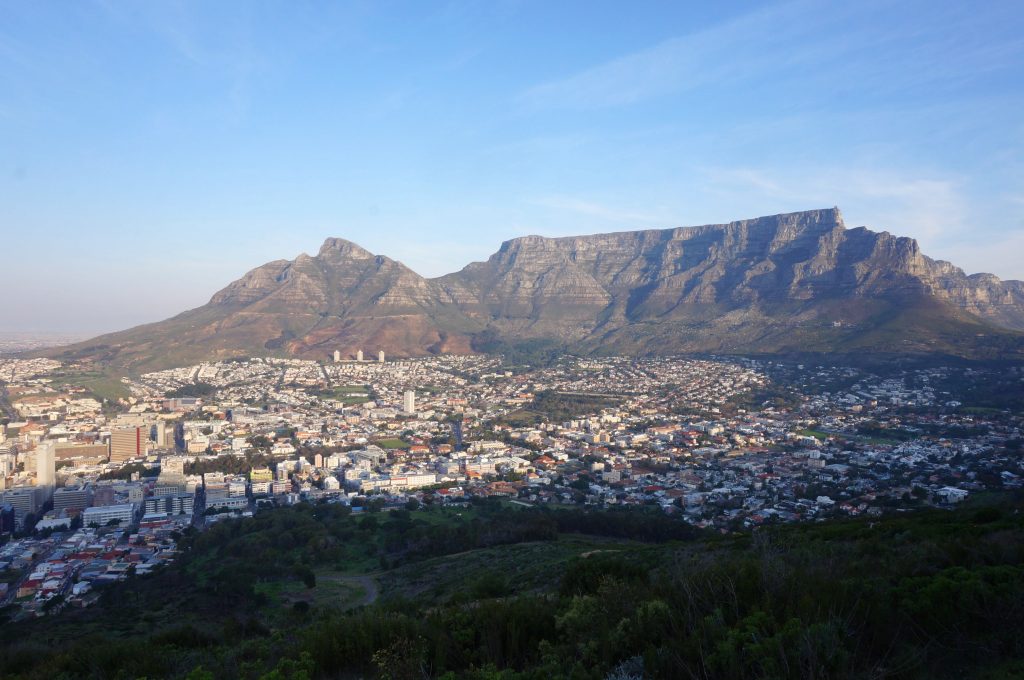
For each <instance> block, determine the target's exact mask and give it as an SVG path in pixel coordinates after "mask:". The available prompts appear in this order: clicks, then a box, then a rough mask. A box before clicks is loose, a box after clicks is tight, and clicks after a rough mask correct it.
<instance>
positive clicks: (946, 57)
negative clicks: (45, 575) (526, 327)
mask: <svg viewBox="0 0 1024 680" xmlns="http://www.w3.org/2000/svg"><path fill="white" fill-rule="evenodd" d="M581 10H584V6H582V5H574V4H572V3H567V4H565V5H562V6H557V7H551V6H545V5H543V4H540V3H507V4H490V3H489V4H474V3H450V4H446V5H443V6H437V7H426V6H423V7H418V6H411V5H408V6H403V5H397V6H390V7H383V8H382V7H377V6H373V7H368V6H360V5H356V4H349V5H344V6H340V5H337V6H335V5H332V6H318V5H305V6H287V7H285V6H280V7H277V8H274V7H270V8H267V7H264V8H261V9H257V8H254V7H252V6H248V5H241V4H230V3H226V4H224V5H220V6H201V5H197V4H190V3H174V4H165V3H160V4H150V5H144V6H131V5H126V4H121V3H101V2H97V3H83V4H81V5H75V6H64V5H56V4H46V3H39V4H33V5H31V6H28V5H24V6H23V5H17V4H14V3H4V4H0V15H2V18H3V21H2V22H0V26H2V27H0V64H2V65H3V68H2V69H0V84H2V85H3V88H2V91H3V94H2V95H0V139H3V140H4V149H5V153H4V154H3V156H2V157H3V159H4V165H3V166H0V194H3V195H4V196H5V201H4V213H3V216H2V220H3V223H4V225H5V229H4V231H5V245H6V247H7V248H8V249H9V252H12V253H19V254H20V255H19V256H18V257H13V258H9V262H8V265H7V266H6V267H5V268H4V269H3V271H2V273H0V286H3V287H4V288H5V289H14V290H19V291H24V292H25V293H26V294H23V295H19V296H18V299H16V300H13V301H11V302H10V303H9V305H8V309H7V310H6V311H7V324H6V325H9V330H12V331H26V332H80V333H83V334H89V333H99V332H105V331H113V330H118V329H122V328H126V327H128V326H132V325H136V324H139V323H144V322H150V321H157V320H160V319H163V318H166V317H168V316H171V315H173V314H176V313H178V312H181V311H184V310H186V309H189V308H193V307H196V306H198V305H201V304H203V303H205V302H206V301H207V300H208V299H209V296H210V295H211V294H212V293H213V292H214V291H216V290H218V289H219V288H221V287H222V286H224V285H225V284H227V283H228V282H230V281H232V280H234V279H236V278H237V277H238V276H240V275H241V274H242V273H244V272H245V271H247V270H249V269H251V268H253V267H256V266H258V265H260V264H262V263H263V262H266V261H269V260H273V259H281V258H289V259H290V258H292V257H295V256H296V255H297V254H298V253H300V252H307V253H311V254H313V253H315V252H316V250H317V248H318V247H319V244H320V243H321V242H322V241H323V240H324V239H325V238H327V237H330V236H336V237H342V238H346V239H349V240H352V241H354V242H356V243H359V244H360V245H362V246H364V247H366V248H367V249H369V250H371V251H373V252H375V253H379V254H384V255H388V256H389V257H393V258H395V259H398V260H400V261H402V262H403V263H405V264H406V265H408V266H409V267H411V268H412V269H414V270H415V271H417V272H418V273H420V274H423V275H426V276H438V275H441V274H444V273H447V272H450V271H454V270H456V269H458V268H461V267H462V266H464V265H465V264H467V263H468V262H470V261H476V260H481V259H484V258H486V257H487V256H488V255H489V254H490V253H492V252H493V251H494V250H495V249H496V248H497V246H498V244H499V243H500V242H501V241H503V240H506V239H508V238H512V237H516V236H523V235H527V234H541V235H546V236H563V235H574V234H589V233H599V232H608V231H624V230H633V229H647V228H668V227H677V226H689V225H698V224H707V223H722V222H728V221H732V220H738V219H744V218H750V217H755V216H759V215H768V214H775V213H781V212H789V211H794V210H803V209H809V208H822V207H829V206H832V205H838V206H839V207H840V208H841V209H842V210H843V212H844V215H845V217H846V221H847V225H848V226H850V227H853V226H860V225H864V226H868V227H869V228H871V229H873V230H876V231H883V230H885V231H890V232H893V233H896V234H899V235H904V236H911V237H914V238H917V239H918V240H919V241H920V243H921V247H922V250H923V251H924V252H925V253H926V254H928V255H929V256H931V257H935V258H941V259H946V260H950V261H952V262H953V263H954V264H956V265H957V266H960V267H962V268H964V269H965V271H967V272H968V273H973V272H978V271H989V272H991V273H994V274H996V275H997V276H1000V277H1002V278H1018V279H1020V278H1024V265H1022V264H1021V263H1020V262H1019V258H1018V257H1016V253H1019V252H1020V250H1021V248H1024V195H1022V194H1021V193H1020V187H1021V186H1022V185H1024V182H1022V179H1024V163H1022V154H1021V151H1022V149H1024V144H1022V141H1024V126H1022V125H1021V123H1020V122H1019V117H1018V116H1017V115H1016V112H1017V111H1019V109H1020V106H1019V105H1020V103H1021V99H1022V92H1021V88H1020V77H1019V73H1020V66H1021V64H1022V61H1024V60H1022V55H1024V44H1022V41H1021V39H1020V38H1019V35H1020V34H1021V30H1020V29H1021V28H1022V26H1024V12H1022V11H1021V10H1020V8H1019V6H1017V5H1016V4H1015V3H1009V2H1003V3H989V4H987V5H986V6H984V7H980V8H979V7H966V6H961V5H958V4H954V3H939V4H934V3H921V2H918V3H904V4H901V5H899V6H890V5H888V4H887V3H872V2H869V3H860V4H858V5H857V6H855V7H825V6H819V5H817V4H815V3H809V2H784V3H775V2H772V3H752V4H748V5H743V6H742V7H740V6H729V7H701V8H698V9H690V8H682V7H672V6H668V5H658V4H651V5H647V6H643V7H639V8H630V10H629V12H626V11H625V10H623V9H622V8H620V7H616V6H614V5H611V4H598V5H590V4H588V5H586V6H585V11H581Z"/></svg>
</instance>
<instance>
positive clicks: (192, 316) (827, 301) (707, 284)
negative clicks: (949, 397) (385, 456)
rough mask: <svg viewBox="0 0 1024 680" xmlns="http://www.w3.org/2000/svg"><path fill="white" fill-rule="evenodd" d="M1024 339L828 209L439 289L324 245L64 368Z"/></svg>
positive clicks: (934, 271)
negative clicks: (518, 349) (497, 347)
mask: <svg viewBox="0 0 1024 680" xmlns="http://www.w3.org/2000/svg"><path fill="white" fill-rule="evenodd" d="M1020 331H1024V283H1021V282H1019V281H1005V282H1004V281H1000V280H999V279H997V278H996V277H994V276H992V275H990V274H975V275H972V276H967V275H965V274H964V272H963V271H961V270H960V269H958V268H956V267H955V266H953V265H951V264H950V263H948V262H942V261H936V260H932V259H930V258H928V257H926V256H924V255H923V254H922V253H921V252H920V249H919V248H918V245H917V242H916V241H914V240H913V239H909V238H902V237H897V236H893V235H891V234H889V233H887V232H881V233H877V232H873V231H870V230H868V229H866V228H864V227H858V228H855V229H847V228H846V227H845V225H844V224H843V220H842V216H841V215H840V213H839V211H838V210H837V209H831V210H812V211H806V212H799V213H791V214H785V215H774V216H770V217H760V218H756V219H751V220H742V221H738V222H732V223H729V224H724V225H707V226H700V227H683V228H677V229H663V230H647V231H633V232H621V233H612V234H597V235H592V236H577V237H566V238H544V237H540V236H526V237H522V238H516V239H512V240H510V241H506V242H505V243H503V244H502V245H501V248H500V249H499V250H498V251H497V252H496V253H495V254H494V255H492V256H491V257H490V258H489V259H488V260H487V261H485V262H475V263H472V264H470V265H467V266H466V267H465V268H463V269H462V270H461V271H458V272H455V273H453V274H448V275H446V276H442V277H440V278H437V279H425V278H423V277H421V276H419V275H418V274H416V273H415V272H413V271H412V270H410V269H409V268H407V267H405V266H404V265H402V264H401V263H399V262H395V261H394V260H390V259H388V258H386V257H383V256H379V255H373V254H371V253H369V252H367V251H365V250H363V249H362V248H360V247H359V246H357V245H355V244H353V243H350V242H348V241H345V240H343V239H328V240H327V241H326V242H325V243H324V245H323V247H322V248H321V249H320V252H319V253H318V254H317V255H316V256H315V257H310V256H308V255H300V256H299V257H298V258H296V259H295V260H293V261H286V260H277V261H274V262H270V263H267V264H265V265H263V266H261V267H258V268H256V269H254V270H252V271H250V272H249V273H247V274H246V275H245V276H243V277H242V278H241V279H239V280H238V281H235V282H234V283H232V284H230V285H229V286H227V287H226V288H224V289H223V290H222V291H220V292H218V293H216V294H215V295H214V296H213V297H212V298H211V300H210V302H209V303H208V304H206V305H204V306H203V307H199V308H197V309H194V310H191V311H188V312H185V313H184V314H181V315H179V316H177V317H174V318H172V319H168V320H167V321H163V322H160V323H157V324H149V325H147V326H140V327H138V328H134V329H131V330H128V331H124V332H121V333H113V334H110V335H107V336H103V337H100V338H97V339H95V340H93V341H90V342H87V343H82V344H80V345H76V346H73V347H71V348H67V349H66V350H62V351H61V352H58V353H57V354H58V355H59V356H63V357H64V358H74V357H91V358H94V359H98V360H102V361H106V362H110V363H113V364H115V365H118V366H121V367H126V368H130V369H133V370H142V369H149V368H153V367H156V366H170V365H176V364H178V365H180V364H181V363H183V362H188V361H196V360H200V359H213V358H223V357H229V356H239V355H258V354H279V355H287V356H302V357H308V358H318V359H325V358H327V357H328V356H329V355H331V354H332V353H333V352H334V350H340V351H341V352H342V354H343V355H344V356H346V357H348V356H352V355H354V353H355V352H356V350H358V349H363V350H364V351H365V352H367V353H369V352H375V351H376V350H377V349H384V350H385V351H386V352H387V353H388V354H389V355H392V356H411V355H423V354H427V353H432V352H468V351H472V348H473V346H474V344H473V343H474V339H476V340H479V339H480V338H481V337H491V338H493V337H495V336H496V337H499V338H501V339H502V340H503V341H506V342H513V343H514V342H519V341H524V340H531V339H542V340H545V341H550V342H556V343H560V344H565V345H566V346H569V347H571V348H572V349H574V350H577V351H586V352H621V353H640V354H649V353H671V352H703V351H718V352H758V353H761V352H769V353H770V352H790V351H815V352H865V351H869V352H884V353H943V354H952V355H958V356H967V357H998V356H1014V357H1016V356H1021V353H1022V348H1024V334H1022V333H1020ZM476 346H477V347H478V348H479V347H480V346H481V345H480V343H479V342H478V343H477V345H476ZM51 354H53V353H52V352H51Z"/></svg>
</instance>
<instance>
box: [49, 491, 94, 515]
mask: <svg viewBox="0 0 1024 680" xmlns="http://www.w3.org/2000/svg"><path fill="white" fill-rule="evenodd" d="M90 505H92V487H91V486H89V485H88V484H86V485H85V486H65V487H62V488H60V489H57V490H56V491H54V492H53V510H54V512H56V513H57V514H58V515H59V514H60V512H61V510H66V511H75V510H84V509H86V508H88V507H89V506H90Z"/></svg>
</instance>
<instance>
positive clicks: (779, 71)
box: [518, 0, 1024, 111]
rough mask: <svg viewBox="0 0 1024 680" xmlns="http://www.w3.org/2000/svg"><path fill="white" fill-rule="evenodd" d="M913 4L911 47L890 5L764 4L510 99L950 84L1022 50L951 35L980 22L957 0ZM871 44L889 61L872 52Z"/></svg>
mask: <svg viewBox="0 0 1024 680" xmlns="http://www.w3.org/2000/svg"><path fill="white" fill-rule="evenodd" d="M1009 4H1012V3H1009ZM911 9H912V8H906V10H905V11H911ZM917 10H919V17H918V18H917V20H916V22H915V23H916V25H917V30H918V33H919V34H918V35H914V36H912V38H913V43H914V48H913V49H906V48H905V45H907V44H908V43H909V42H910V41H909V38H910V37H911V36H908V35H907V32H906V29H905V26H903V25H902V24H901V27H900V28H889V27H887V21H886V15H887V13H889V12H893V11H904V10H903V9H901V8H898V7H897V8H895V9H894V8H893V6H892V5H891V4H887V3H881V2H878V1H877V0H865V1H864V2H857V3H846V4H843V5H831V6H830V7H829V8H828V11H823V7H822V5H821V4H820V3H814V2H809V1H807V0H793V1H791V2H785V3H780V4H775V5H770V6H768V7H763V8H760V9H757V10H754V11H751V12H749V13H747V14H744V15H741V16H739V17H737V18H734V19H732V20H730V21H727V22H724V23H722V24H719V25H717V26H713V27H711V28H708V29H705V30H701V31H697V32H694V33H690V34H687V35H681V36H677V37H673V38H670V39H668V40H665V41H663V42H660V43H658V44H655V45H652V46H650V47H647V48H645V49H641V50H638V51H636V52H633V53H631V54H626V55H622V56H619V57H616V58H613V59H611V60H609V61H606V62H604V63H601V64H598V65H595V66H593V67H590V68H588V69H585V70H583V71H581V72H579V73H576V74H573V75H569V76H567V77H564V78H560V79H556V80H551V81H547V82H543V83H540V84H538V85H536V86H533V87H531V88H529V89H527V90H526V91H525V92H522V93H520V95H519V97H518V100H519V103H520V105H521V106H522V107H523V108H524V109H526V110H527V111H535V110H545V109H577V110H578V109H583V110H586V109H595V108H603V107H612V106H621V105H629V104H634V103H637V102H640V101H642V100H646V99H650V98H655V97H661V96H665V95H668V94H673V93H680V92H687V91H692V90H698V89H701V88H704V87H710V86H721V85H735V84H737V83H739V82H750V83H754V84H756V83H757V82H758V80H760V79H762V77H768V79H769V80H770V81H771V82H773V83H774V84H781V83H783V82H785V81H786V80H787V79H792V80H796V81H798V82H801V83H804V84H806V85H807V86H808V87H825V88H829V89H832V88H837V87H838V88H850V87H856V88H857V89H860V90H862V91H870V90H872V89H884V90H887V91H891V90H897V89H900V88H906V87H914V88H927V87H930V86H932V85H934V84H935V83H937V82H940V81H942V82H945V83H946V84H947V85H950V86H953V85H963V84H965V83H969V82H970V80H971V79H973V78H977V77H978V76H979V75H983V74H985V73H988V72H992V71H996V70H1001V69H1006V68H1012V64H1013V63H1014V60H1015V59H1019V57H1020V56H1021V54H1022V53H1024V37H1021V38H1018V39H1016V40H1004V41H1002V42H997V41H993V40H990V39H988V37H987V36H986V32H985V31H984V30H983V27H981V26H973V28H975V29H977V30H973V31H971V30H967V31H965V30H959V31H957V32H956V35H951V34H950V31H949V30H948V29H949V26H950V25H958V26H959V27H960V28H961V29H963V28H964V25H965V24H967V25H968V28H971V26H970V25H971V24H972V23H974V22H977V21H979V19H978V17H977V16H976V14H977V13H972V12H971V11H970V8H969V7H968V6H966V5H964V6H951V7H945V8H943V7H935V6H933V5H932V4H928V5H923V6H921V7H918V8H917ZM989 19H990V17H989ZM964 35H968V36H969V37H967V38H965V37H964ZM879 52H885V53H886V54H889V55H891V59H890V60H884V59H883V60H879V59H877V54H878V53H879ZM947 54H957V55H958V59H957V63H956V65H954V66H952V67H950V66H944V67H943V68H941V69H936V68H935V59H936V57H937V56H939V55H947ZM751 103H752V105H755V106H756V102H751Z"/></svg>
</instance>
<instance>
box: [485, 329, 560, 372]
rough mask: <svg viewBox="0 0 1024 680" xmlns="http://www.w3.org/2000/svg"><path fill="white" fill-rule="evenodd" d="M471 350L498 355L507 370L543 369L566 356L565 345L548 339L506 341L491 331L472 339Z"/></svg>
mask: <svg viewBox="0 0 1024 680" xmlns="http://www.w3.org/2000/svg"><path fill="white" fill-rule="evenodd" d="M473 349H474V351H477V352H483V353H484V354H500V355H501V357H502V363H503V364H504V365H505V366H506V367H508V368H518V367H523V366H530V367H532V368H545V367H547V366H554V365H555V364H557V363H559V362H560V361H562V360H564V359H565V357H566V354H567V348H566V346H565V344H563V343H560V342H558V341H557V340H553V339H549V338H531V339H528V340H507V339H504V338H502V337H500V335H499V334H498V332H497V331H495V330H493V329H488V330H485V331H483V332H481V333H478V334H477V335H475V336H474V337H473Z"/></svg>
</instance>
